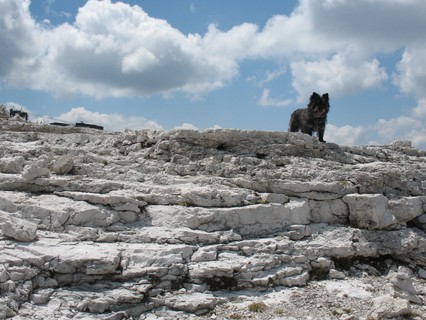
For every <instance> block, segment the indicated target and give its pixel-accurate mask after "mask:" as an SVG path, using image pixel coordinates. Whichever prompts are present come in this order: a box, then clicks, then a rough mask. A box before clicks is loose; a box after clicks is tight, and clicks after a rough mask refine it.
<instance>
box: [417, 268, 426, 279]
mask: <svg viewBox="0 0 426 320" xmlns="http://www.w3.org/2000/svg"><path fill="white" fill-rule="evenodd" d="M418 274H419V277H420V278H422V279H426V270H425V269H423V268H419V272H418Z"/></svg>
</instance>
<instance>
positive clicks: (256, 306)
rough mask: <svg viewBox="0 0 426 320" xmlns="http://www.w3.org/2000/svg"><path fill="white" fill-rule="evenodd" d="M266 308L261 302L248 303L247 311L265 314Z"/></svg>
mask: <svg viewBox="0 0 426 320" xmlns="http://www.w3.org/2000/svg"><path fill="white" fill-rule="evenodd" d="M266 308H267V306H266V304H264V303H263V302H262V301H259V302H253V303H250V304H249V306H248V309H249V311H251V312H265V311H266Z"/></svg>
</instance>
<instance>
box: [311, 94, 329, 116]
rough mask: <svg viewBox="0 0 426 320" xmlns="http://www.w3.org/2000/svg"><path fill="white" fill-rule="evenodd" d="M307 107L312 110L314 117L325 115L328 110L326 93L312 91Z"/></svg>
mask: <svg viewBox="0 0 426 320" xmlns="http://www.w3.org/2000/svg"><path fill="white" fill-rule="evenodd" d="M308 108H309V109H310V110H311V111H312V113H313V114H314V117H315V118H325V117H327V113H328V110H330V104H329V100H328V93H324V94H323V95H322V96H320V95H319V94H318V93H316V92H314V93H312V95H311V98H310V99H309V104H308Z"/></svg>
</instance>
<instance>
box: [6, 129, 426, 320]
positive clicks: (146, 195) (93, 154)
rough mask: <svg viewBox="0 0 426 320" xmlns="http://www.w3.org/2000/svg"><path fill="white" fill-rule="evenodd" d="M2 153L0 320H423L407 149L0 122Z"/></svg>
mask: <svg viewBox="0 0 426 320" xmlns="http://www.w3.org/2000/svg"><path fill="white" fill-rule="evenodd" d="M0 153H1V154H0V157H1V158H0V225H1V227H0V228H1V232H0V291H1V295H0V318H6V317H14V316H15V315H17V314H19V317H25V318H34V317H38V318H44V319H59V318H61V319H62V318H64V319H65V318H70V317H73V318H81V319H85V318H87V319H89V318H90V319H91V318H93V319H95V318H96V319H101V318H102V319H123V318H133V319H148V318H153V317H154V318H158V319H160V318H161V319H176V318H179V319H184V320H190V319H195V317H197V315H199V314H204V313H206V312H208V311H210V312H211V313H210V314H208V317H209V318H215V317H216V318H217V319H225V318H227V319H229V318H233V317H235V318H237V317H242V318H253V316H255V317H258V318H259V319H266V318H268V319H269V318H271V319H272V318H277V317H280V315H281V314H283V312H284V313H285V317H287V318H289V319H290V318H292V319H293V318H294V319H304V318H308V317H310V316H312V314H315V315H316V316H318V318H323V319H331V318H333V319H334V318H339V319H341V320H343V319H365V318H367V317H368V316H369V315H371V317H375V318H376V319H379V318H383V317H386V316H388V317H397V315H398V314H405V313H406V312H409V310H410V308H411V310H412V312H413V315H414V314H422V312H424V309H423V308H424V306H423V305H422V304H420V303H419V301H421V302H423V300H424V292H425V291H424V288H423V287H424V281H423V278H424V266H426V234H425V232H424V231H425V230H426V228H425V225H426V223H425V217H426V214H425V211H426V201H425V196H424V195H425V194H426V184H425V181H426V151H423V150H417V149H415V148H413V147H412V146H411V144H410V143H408V142H398V143H395V144H392V145H390V146H371V145H369V146H340V145H336V144H331V143H319V142H318V140H317V139H316V138H315V137H311V136H308V135H305V134H301V133H289V132H262V131H244V130H230V129H218V130H205V131H196V130H173V131H169V132H167V131H156V130H141V131H132V130H126V131H125V132H115V133H112V132H99V131H94V130H90V129H82V128H73V127H69V128H67V127H55V126H43V125H38V124H34V123H31V122H28V123H27V122H25V123H15V122H12V121H4V122H1V123H0ZM50 171H51V172H53V173H54V174H52V175H50ZM67 173H72V174H67ZM23 241H25V242H23ZM401 264H404V265H406V266H409V268H410V269H411V270H413V271H414V270H415V271H416V275H417V276H418V277H416V276H412V275H411V273H410V272H409V270H406V269H404V268H400V269H398V267H399V266H401ZM395 270H398V271H395ZM386 275H388V276H386ZM384 289H386V290H387V291H386V293H388V295H387V296H383V293H384V292H383V291H384ZM253 296H255V297H256V300H259V301H262V300H263V301H265V304H266V305H268V306H271V307H270V308H267V310H265V313H264V314H260V313H259V314H256V315H253V313H252V312H251V311H249V310H248V307H247V305H248V304H249V303H252V302H253V299H254V298H253ZM373 299H374V300H373ZM266 300H267V301H266ZM371 301H374V302H375V306H374V308H373V309H372V310H368V308H366V305H367V303H369V302H371ZM410 301H411V302H412V305H410V304H409V302H410Z"/></svg>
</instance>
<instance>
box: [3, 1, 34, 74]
mask: <svg viewBox="0 0 426 320" xmlns="http://www.w3.org/2000/svg"><path fill="white" fill-rule="evenodd" d="M29 4H30V1H29V0H22V1H7V0H0V44H1V45H0V77H2V78H3V79H4V78H6V77H7V76H9V75H10V74H11V73H14V72H19V71H17V70H18V69H20V68H22V67H24V66H25V67H31V65H32V64H33V63H34V58H35V57H36V56H37V53H38V52H39V50H40V48H39V45H38V42H37V36H38V35H39V30H38V27H37V26H36V24H35V22H34V21H33V19H32V17H31V15H30V13H29V10H28V7H29Z"/></svg>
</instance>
